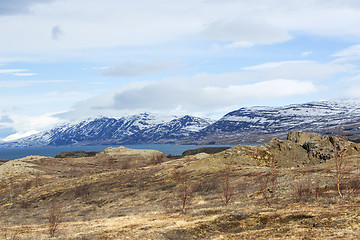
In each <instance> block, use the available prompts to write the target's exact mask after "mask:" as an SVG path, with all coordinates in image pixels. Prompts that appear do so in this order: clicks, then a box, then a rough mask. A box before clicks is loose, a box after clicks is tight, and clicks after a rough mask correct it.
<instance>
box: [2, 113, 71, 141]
mask: <svg viewBox="0 0 360 240" xmlns="http://www.w3.org/2000/svg"><path fill="white" fill-rule="evenodd" d="M54 114H55V113H49V114H43V115H27V116H24V115H17V114H12V115H10V116H9V117H10V118H11V120H12V122H11V123H9V124H8V125H7V126H8V127H11V128H13V129H14V130H15V131H16V133H15V134H13V135H10V136H8V137H6V138H5V139H2V140H4V141H11V140H15V139H18V138H21V137H25V136H29V135H31V134H35V133H38V132H41V131H45V130H48V129H50V128H53V127H54V126H56V125H58V124H61V123H64V121H63V120H61V119H59V118H56V117H54V116H53V115H54Z"/></svg>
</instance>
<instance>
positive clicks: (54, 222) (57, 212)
mask: <svg viewBox="0 0 360 240" xmlns="http://www.w3.org/2000/svg"><path fill="white" fill-rule="evenodd" d="M60 216H61V206H60V203H58V202H57V201H52V202H51V205H50V207H49V210H48V221H49V224H48V230H49V236H50V237H51V238H53V237H55V233H56V231H57V229H58V227H59V224H60V222H61V219H60Z"/></svg>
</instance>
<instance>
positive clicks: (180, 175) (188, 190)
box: [173, 170, 196, 213]
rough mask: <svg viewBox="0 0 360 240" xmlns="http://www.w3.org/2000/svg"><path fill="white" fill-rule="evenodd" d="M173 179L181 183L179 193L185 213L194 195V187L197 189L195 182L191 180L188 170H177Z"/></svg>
mask: <svg viewBox="0 0 360 240" xmlns="http://www.w3.org/2000/svg"><path fill="white" fill-rule="evenodd" d="M173 179H174V180H175V181H176V182H177V183H178V184H179V190H180V191H179V195H180V199H181V210H182V212H183V213H185V212H186V208H187V205H188V203H189V202H190V199H191V198H192V195H193V193H194V189H196V186H195V184H194V183H193V182H192V181H191V178H190V173H189V172H188V171H185V170H184V171H176V172H175V173H174V175H173Z"/></svg>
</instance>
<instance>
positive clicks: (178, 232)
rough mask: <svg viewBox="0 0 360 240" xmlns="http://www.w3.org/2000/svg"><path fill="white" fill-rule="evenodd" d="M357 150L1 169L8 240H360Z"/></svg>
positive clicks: (112, 152)
mask: <svg viewBox="0 0 360 240" xmlns="http://www.w3.org/2000/svg"><path fill="white" fill-rule="evenodd" d="M306 139H308V141H307V140H306ZM329 142H330V143H329ZM310 143H311V144H312V148H307V149H306V146H307V145H306V144H310ZM311 144H310V145H311ZM331 148H333V149H331ZM302 149H305V151H303V150H302ZM358 150H360V147H359V145H357V144H354V143H351V142H347V141H345V140H342V139H335V138H332V139H329V138H327V137H324V136H318V135H316V136H313V135H307V136H305V137H304V136H301V137H299V138H297V139H296V140H294V139H292V140H277V139H274V140H272V141H271V142H269V143H267V144H265V145H263V146H257V147H245V146H236V147H234V148H230V149H227V150H225V151H223V152H220V153H216V154H206V153H199V154H197V155H193V156H186V157H184V158H180V159H168V158H166V157H165V156H164V155H163V154H162V153H160V152H157V151H153V150H132V149H126V148H111V149H106V150H105V151H104V152H102V153H100V154H98V155H96V156H93V157H82V158H45V157H41V156H29V157H27V158H23V159H18V160H13V161H10V162H7V163H5V164H2V165H0V180H1V181H0V182H1V183H0V212H1V214H0V239H30V240H31V239H51V237H53V239H89V240H90V239H91V240H93V239H99V240H100V239H359V238H360V194H359V193H360V154H359V152H358ZM291 153H293V154H291ZM320 153H321V154H320ZM327 154H328V155H327ZM282 156H286V158H282ZM292 156H293V157H292ZM324 156H325V157H324ZM340 163H342V165H340ZM340 167H341V168H340Z"/></svg>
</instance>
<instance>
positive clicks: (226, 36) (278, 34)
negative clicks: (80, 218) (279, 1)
mask: <svg viewBox="0 0 360 240" xmlns="http://www.w3.org/2000/svg"><path fill="white" fill-rule="evenodd" d="M264 36H266V37H264ZM200 37H205V38H206V39H211V40H218V41H223V42H226V41H232V42H237V43H239V44H241V43H242V45H244V44H245V43H246V45H247V46H249V45H254V44H273V43H279V42H284V41H287V40H290V39H291V36H290V35H289V34H288V33H287V32H286V31H285V30H283V29H281V28H277V27H275V26H272V25H270V24H268V23H267V22H260V21H254V19H253V20H251V19H246V20H245V19H237V20H234V21H222V20H219V21H215V22H212V23H210V24H208V25H206V26H205V28H204V30H203V31H202V32H201V33H200Z"/></svg>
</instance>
